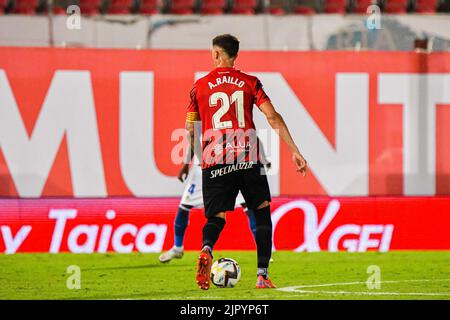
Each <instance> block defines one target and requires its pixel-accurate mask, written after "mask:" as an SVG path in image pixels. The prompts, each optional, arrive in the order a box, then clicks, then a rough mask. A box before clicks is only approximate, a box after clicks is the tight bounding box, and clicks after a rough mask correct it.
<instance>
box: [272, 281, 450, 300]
mask: <svg viewBox="0 0 450 320" xmlns="http://www.w3.org/2000/svg"><path fill="white" fill-rule="evenodd" d="M440 281H450V279H412V280H386V281H380V282H381V283H399V282H440ZM365 283H366V282H365V281H364V282H362V281H358V282H340V283H323V284H311V285H301V286H291V287H284V288H278V289H277V290H279V291H284V292H295V293H307V294H310V293H315V294H356V295H395V296H450V292H379V291H355V292H352V291H323V290H303V288H320V287H333V286H334V287H336V286H351V285H357V284H365Z"/></svg>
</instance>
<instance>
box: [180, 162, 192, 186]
mask: <svg viewBox="0 0 450 320" xmlns="http://www.w3.org/2000/svg"><path fill="white" fill-rule="evenodd" d="M188 175H189V164H183V166H182V167H181V170H180V173H178V180H180V181H181V182H184V180H186V178H187V176H188Z"/></svg>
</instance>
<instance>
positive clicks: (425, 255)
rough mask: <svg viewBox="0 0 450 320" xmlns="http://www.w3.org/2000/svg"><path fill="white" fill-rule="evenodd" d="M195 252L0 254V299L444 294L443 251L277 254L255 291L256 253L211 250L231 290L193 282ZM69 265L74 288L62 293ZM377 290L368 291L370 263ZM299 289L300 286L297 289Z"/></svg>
mask: <svg viewBox="0 0 450 320" xmlns="http://www.w3.org/2000/svg"><path fill="white" fill-rule="evenodd" d="M196 257H197V252H187V253H186V254H185V256H184V257H183V259H180V260H174V261H171V262H170V263H168V264H161V263H160V262H159V261H158V254H138V253H133V254H91V255H84V254H78V255H76V254H57V255H51V254H16V255H1V256H0V299H164V300H165V299H183V300H184V299H450V252H448V251H444V252H442V251H441V252H432V251H428V252H421V251H405V252H389V253H379V252H368V253H346V252H340V253H329V252H318V253H295V252H287V251H277V252H275V253H274V255H273V258H274V262H273V263H271V266H270V276H271V279H272V280H273V282H274V283H275V284H276V285H277V286H278V289H280V288H286V287H293V286H295V287H296V288H294V289H295V291H292V290H291V291H281V290H278V289H269V290H256V289H254V285H255V280H256V277H255V273H256V253H255V252H253V251H217V252H215V259H217V258H219V257H230V258H233V259H235V260H237V261H238V262H239V264H240V265H241V268H242V277H241V280H240V281H239V283H238V284H237V286H236V287H235V288H233V289H219V288H215V287H212V288H211V289H210V290H208V291H202V290H200V289H198V288H197V287H196V284H195V271H196ZM70 265H77V266H79V267H80V271H81V275H80V279H81V288H80V289H79V290H77V289H72V290H69V289H68V288H67V286H66V282H67V279H68V277H69V276H70V274H68V273H67V268H68V266H70ZM372 265H375V266H378V267H379V268H380V271H381V274H380V276H381V283H380V285H381V288H379V289H376V288H372V289H368V287H367V284H366V281H367V279H368V277H369V276H370V275H371V274H368V273H367V269H368V267H369V266H372ZM298 286H300V287H298Z"/></svg>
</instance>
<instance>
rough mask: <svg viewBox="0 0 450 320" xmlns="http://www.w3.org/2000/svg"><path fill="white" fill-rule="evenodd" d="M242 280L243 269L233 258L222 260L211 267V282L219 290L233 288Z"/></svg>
mask: <svg viewBox="0 0 450 320" xmlns="http://www.w3.org/2000/svg"><path fill="white" fill-rule="evenodd" d="M240 278H241V267H239V264H238V263H237V262H236V261H235V260H233V259H231V258H220V259H219V260H217V261H216V262H214V264H213V265H212V267H211V282H212V283H213V284H214V285H215V286H216V287H219V288H233V287H234V286H235V285H236V283H238V281H239V279H240Z"/></svg>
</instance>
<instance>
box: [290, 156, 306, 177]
mask: <svg viewBox="0 0 450 320" xmlns="http://www.w3.org/2000/svg"><path fill="white" fill-rule="evenodd" d="M292 160H293V161H294V163H295V166H296V167H297V172H300V173H301V174H302V175H303V176H306V171H307V162H306V160H305V158H303V156H302V155H301V154H300V153H299V152H294V153H293V154H292Z"/></svg>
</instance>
